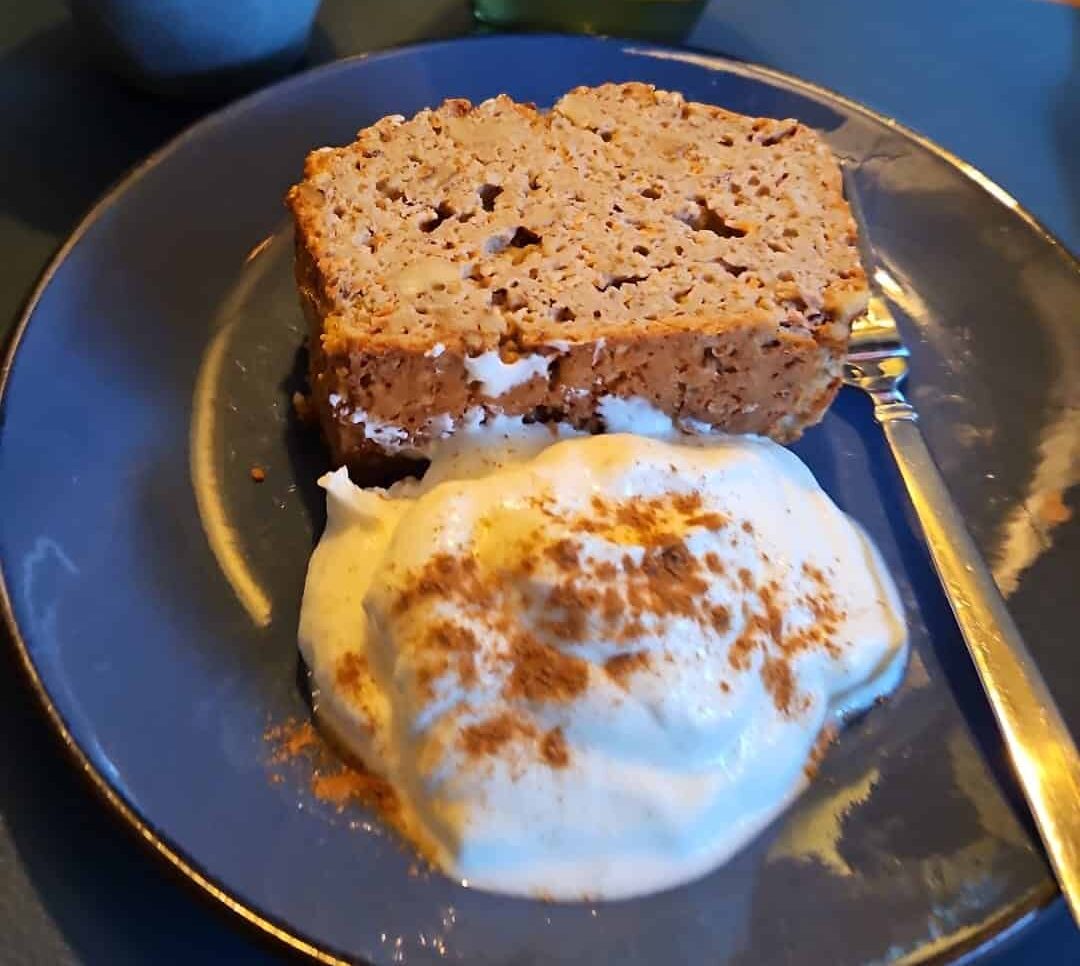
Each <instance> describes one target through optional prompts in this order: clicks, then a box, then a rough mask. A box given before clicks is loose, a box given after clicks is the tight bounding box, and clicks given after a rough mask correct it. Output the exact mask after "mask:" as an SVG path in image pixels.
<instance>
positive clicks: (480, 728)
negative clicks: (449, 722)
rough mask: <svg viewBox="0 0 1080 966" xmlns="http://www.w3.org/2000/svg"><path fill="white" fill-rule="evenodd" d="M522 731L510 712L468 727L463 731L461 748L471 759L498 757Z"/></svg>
mask: <svg viewBox="0 0 1080 966" xmlns="http://www.w3.org/2000/svg"><path fill="white" fill-rule="evenodd" d="M520 731H521V723H520V722H519V721H518V720H517V719H516V718H515V717H514V716H513V715H512V714H511V713H510V712H509V711H503V712H501V713H499V714H497V715H495V716H494V717H493V718H487V719H485V720H484V721H478V722H476V724H471V725H466V726H465V727H464V728H462V729H461V747H462V748H463V749H464V750H465V754H467V755H468V756H469V757H470V758H486V757H488V756H489V755H497V754H498V753H499V752H500V751H501V750H502V748H503V746H504V745H505V744H507V742H509V741H510V740H511V739H513V738H514V737H516V736H517V735H518V734H519V733H520Z"/></svg>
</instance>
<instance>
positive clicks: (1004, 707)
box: [844, 179, 1080, 922]
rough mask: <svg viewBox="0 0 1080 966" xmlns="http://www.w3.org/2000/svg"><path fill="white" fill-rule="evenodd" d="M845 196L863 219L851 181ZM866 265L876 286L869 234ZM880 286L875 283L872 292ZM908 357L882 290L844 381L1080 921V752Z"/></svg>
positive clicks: (858, 326) (860, 326)
mask: <svg viewBox="0 0 1080 966" xmlns="http://www.w3.org/2000/svg"><path fill="white" fill-rule="evenodd" d="M847 181H848V184H847V188H848V192H847V193H848V197H849V200H850V201H851V203H852V208H853V209H854V210H855V212H856V216H857V217H858V215H859V210H858V204H857V201H858V199H857V194H856V192H855V190H854V184H853V181H852V179H847ZM858 220H859V221H860V222H861V224H860V226H859V227H860V234H861V237H862V239H863V240H864V254H863V264H864V265H865V267H866V269H867V272H868V274H869V275H870V278H871V280H873V277H874V275H873V269H874V265H873V252H872V251H871V250H868V249H869V246H868V245H867V244H866V239H867V235H866V226H865V221H864V219H862V218H859V219H858ZM873 285H874V282H873V281H871V286H873ZM907 373H908V350H907V347H906V346H905V345H904V342H903V340H902V339H901V337H900V332H899V330H898V329H897V326H896V320H895V319H894V318H893V315H892V312H891V311H890V309H889V306H888V304H887V303H886V301H885V299H884V298H883V297H882V296H881V295H880V294H879V293H878V292H876V291H873V289H872V294H871V297H870V304H869V308H868V310H867V313H866V315H865V317H864V318H860V319H859V320H857V321H856V322H855V323H854V324H853V325H852V330H851V344H850V346H849V349H848V356H847V363H846V365H845V367H844V382H845V383H846V384H847V385H849V386H855V387H856V388H858V389H862V390H863V391H864V392H867V393H869V395H870V398H871V399H872V400H873V402H874V417H875V418H876V419H877V421H878V422H879V423H880V424H881V427H882V429H883V430H884V432H885V438H886V439H887V440H888V443H889V448H890V449H891V450H892V454H893V458H894V459H895V460H896V465H897V467H898V468H899V470H900V475H901V477H903V480H904V485H905V486H906V487H907V491H908V495H909V496H910V498H911V503H912V506H913V507H914V509H915V513H916V515H917V516H918V518H919V523H920V524H921V526H922V529H923V533H924V534H925V536H926V543H927V546H928V547H929V549H930V557H931V559H932V560H933V562H934V568H935V569H936V570H937V573H938V577H940V579H941V584H942V587H943V588H944V590H945V596H946V597H947V598H948V600H949V605H950V607H951V608H952V612H953V615H954V616H955V617H956V622H957V624H958V625H959V627H960V633H961V634H962V635H963V638H964V643H965V644H967V648H968V651H969V652H970V654H971V658H972V661H973V662H974V664H975V669H976V671H978V674H979V679H980V680H981V681H982V686H983V689H984V691H985V692H986V697H987V699H988V701H989V702H990V707H991V708H992V709H993V712H994V717H995V718H996V719H997V723H998V727H999V728H1000V729H1001V735H1002V738H1003V739H1004V742H1005V747H1006V748H1007V749H1008V751H1009V756H1010V757H1011V759H1012V763H1013V766H1014V767H1015V769H1016V773H1017V775H1018V776H1019V779H1020V785H1021V788H1022V789H1023V792H1024V796H1025V797H1026V798H1027V801H1028V805H1029V806H1030V807H1031V812H1032V815H1033V816H1034V818H1035V824H1036V825H1037V826H1038V829H1039V833H1040V835H1041V836H1042V840H1043V844H1044V845H1045V846H1046V851H1047V854H1048V855H1049V857H1050V864H1051V865H1052V866H1053V869H1054V872H1055V874H1056V876H1057V880H1058V883H1059V884H1060V886H1061V891H1062V893H1063V894H1064V896H1065V901H1066V902H1067V903H1068V905H1069V908H1070V909H1071V910H1072V914H1073V918H1074V919H1075V920H1076V921H1077V922H1080V754H1078V753H1077V750H1076V744H1075V743H1074V742H1073V739H1072V737H1071V736H1070V734H1069V731H1068V729H1067V728H1066V727H1065V723H1064V721H1062V718H1061V714H1060V712H1059V711H1058V709H1057V707H1056V706H1055V704H1054V700H1053V698H1052V697H1051V696H1050V692H1049V691H1048V690H1047V687H1046V682H1045V681H1044V680H1043V678H1042V675H1041V674H1040V673H1039V669H1038V668H1037V667H1036V666H1035V662H1034V661H1033V660H1032V658H1031V655H1030V654H1029V653H1028V650H1027V648H1026V647H1025V646H1024V641H1023V639H1022V638H1021V636H1020V631H1019V630H1018V629H1017V627H1016V624H1015V623H1013V619H1012V617H1010V616H1009V612H1008V610H1007V609H1006V607H1005V602H1004V600H1002V597H1001V594H1000V593H999V592H998V588H997V586H996V585H995V583H994V579H993V577H992V576H991V575H990V571H989V570H988V569H987V566H986V563H985V562H984V561H983V559H982V556H981V555H980V553H979V550H978V548H977V547H976V546H975V542H974V540H972V538H971V534H970V533H968V529H967V527H966V526H965V524H964V521H963V519H962V518H961V516H960V513H959V511H958V510H957V508H956V504H955V503H953V500H952V497H951V496H950V495H949V491H948V489H947V488H946V486H945V481H944V480H943V479H942V477H941V473H940V472H939V471H938V468H937V467H936V466H935V465H934V461H933V459H932V457H931V456H930V451H929V450H928V449H927V448H926V443H925V442H924V441H923V437H922V433H921V432H920V431H919V424H918V415H917V414H916V412H915V409H914V407H913V406H912V405H911V404H910V403H909V402H908V401H907V399H905V398H904V394H903V392H901V389H900V384H901V383H902V382H903V380H904V378H905V376H907Z"/></svg>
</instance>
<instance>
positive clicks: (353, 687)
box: [334, 651, 368, 695]
mask: <svg viewBox="0 0 1080 966" xmlns="http://www.w3.org/2000/svg"><path fill="white" fill-rule="evenodd" d="M367 673H368V664H367V658H365V657H364V655H363V654H358V653H357V652H356V651H346V652H345V653H344V654H342V655H341V657H340V658H339V659H338V664H337V668H336V669H335V672H334V678H335V679H336V680H337V683H338V687H340V688H341V689H342V690H343V691H346V692H348V693H349V694H352V695H356V694H358V693H359V691H360V682H361V681H362V680H363V678H364V676H365V675H366V674H367Z"/></svg>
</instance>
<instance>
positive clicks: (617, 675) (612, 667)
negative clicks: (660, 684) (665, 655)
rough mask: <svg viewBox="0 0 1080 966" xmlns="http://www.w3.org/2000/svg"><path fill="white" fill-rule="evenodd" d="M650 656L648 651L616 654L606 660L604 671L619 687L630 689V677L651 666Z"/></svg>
mask: <svg viewBox="0 0 1080 966" xmlns="http://www.w3.org/2000/svg"><path fill="white" fill-rule="evenodd" d="M650 661H651V659H650V657H649V654H648V652H646V651H631V652H630V653H628V654H614V655H612V656H611V657H609V658H608V659H607V660H606V661H605V662H604V671H605V672H606V673H607V675H608V677H610V678H611V680H613V681H614V682H615V683H616V684H617V685H619V687H621V688H623V689H624V690H628V689H629V683H628V679H629V677H630V675H632V674H634V673H635V672H637V671H644V670H646V669H647V668H648V667H649V664H650Z"/></svg>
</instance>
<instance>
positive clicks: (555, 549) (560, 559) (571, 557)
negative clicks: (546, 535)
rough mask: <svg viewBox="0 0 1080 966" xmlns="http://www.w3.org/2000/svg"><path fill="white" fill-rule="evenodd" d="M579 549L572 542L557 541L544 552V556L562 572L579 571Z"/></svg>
mask: <svg viewBox="0 0 1080 966" xmlns="http://www.w3.org/2000/svg"><path fill="white" fill-rule="evenodd" d="M579 549H580V548H579V547H578V545H577V544H576V543H574V542H573V541H572V540H557V541H556V542H555V543H553V544H551V545H550V546H549V547H548V548H547V549H546V550H545V551H544V556H546V557H547V558H548V559H549V560H551V561H552V563H554V564H555V566H556V567H558V568H559V569H560V570H577V569H578V566H579V562H578V553H579Z"/></svg>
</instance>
